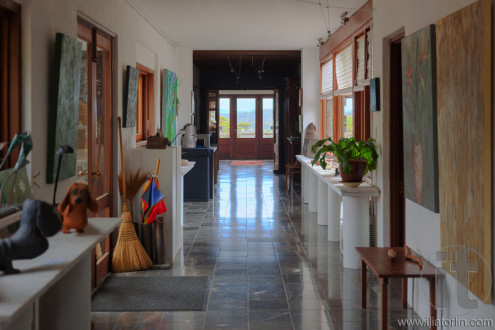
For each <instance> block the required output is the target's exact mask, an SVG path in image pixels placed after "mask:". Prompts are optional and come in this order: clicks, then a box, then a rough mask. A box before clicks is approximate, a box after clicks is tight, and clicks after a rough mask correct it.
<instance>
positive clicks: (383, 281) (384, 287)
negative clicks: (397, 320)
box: [380, 277, 388, 330]
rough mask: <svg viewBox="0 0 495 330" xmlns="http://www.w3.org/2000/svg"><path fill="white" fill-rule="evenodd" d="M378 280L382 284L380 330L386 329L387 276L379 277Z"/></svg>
mask: <svg viewBox="0 0 495 330" xmlns="http://www.w3.org/2000/svg"><path fill="white" fill-rule="evenodd" d="M380 282H381V284H382V307H381V308H382V313H381V314H382V327H381V328H382V330H387V329H388V326H387V323H388V317H387V314H388V278H386V277H382V278H380Z"/></svg>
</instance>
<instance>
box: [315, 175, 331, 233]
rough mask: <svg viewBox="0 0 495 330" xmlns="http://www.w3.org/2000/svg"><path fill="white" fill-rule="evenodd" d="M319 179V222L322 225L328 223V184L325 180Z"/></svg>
mask: <svg viewBox="0 0 495 330" xmlns="http://www.w3.org/2000/svg"><path fill="white" fill-rule="evenodd" d="M316 180H317V181H318V224H319V225H320V226H327V225H328V211H327V206H328V186H327V184H326V182H323V180H319V179H318V178H317V179H316Z"/></svg>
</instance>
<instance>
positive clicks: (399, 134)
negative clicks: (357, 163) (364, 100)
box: [390, 36, 406, 246]
mask: <svg viewBox="0 0 495 330" xmlns="http://www.w3.org/2000/svg"><path fill="white" fill-rule="evenodd" d="M402 38H403V36H401V37H399V38H398V39H395V40H394V41H393V42H392V43H391V44H390V244H391V246H404V243H405V235H406V234H405V232H406V227H405V221H404V219H405V195H404V151H403V139H404V135H403V134H404V133H403V129H402V127H403V126H402V76H401V75H402V70H401V67H402V65H401V43H400V41H401V39H402Z"/></svg>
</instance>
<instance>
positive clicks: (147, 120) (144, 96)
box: [136, 63, 155, 141]
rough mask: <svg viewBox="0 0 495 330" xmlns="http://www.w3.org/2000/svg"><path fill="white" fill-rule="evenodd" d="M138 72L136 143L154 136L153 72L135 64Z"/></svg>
mask: <svg viewBox="0 0 495 330" xmlns="http://www.w3.org/2000/svg"><path fill="white" fill-rule="evenodd" d="M136 67H137V69H138V70H139V84H138V109H137V114H136V141H144V140H147V139H148V136H149V135H152V134H154V132H153V130H154V127H155V125H154V115H153V114H154V111H153V104H154V90H153V85H154V84H153V71H152V70H151V69H149V68H147V67H145V66H144V65H141V64H139V63H136Z"/></svg>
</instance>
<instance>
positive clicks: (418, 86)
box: [402, 25, 438, 213]
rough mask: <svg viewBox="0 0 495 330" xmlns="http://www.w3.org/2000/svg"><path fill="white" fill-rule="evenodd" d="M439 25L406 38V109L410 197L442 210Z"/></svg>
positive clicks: (406, 166)
mask: <svg viewBox="0 0 495 330" xmlns="http://www.w3.org/2000/svg"><path fill="white" fill-rule="evenodd" d="M435 47H436V46H435V26H434V25H430V26H427V27H425V28H423V29H421V30H419V31H417V32H415V33H413V34H411V35H409V36H407V37H405V38H404V39H403V40H402V112H403V131H404V189H405V195H406V198H407V199H409V200H411V201H413V202H415V203H417V204H419V205H421V206H423V207H426V208H427V209H429V210H431V211H433V212H435V213H438V146H437V138H438V137H437V95H436V94H437V93H436V79H437V78H436V56H435V54H436V49H435Z"/></svg>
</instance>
